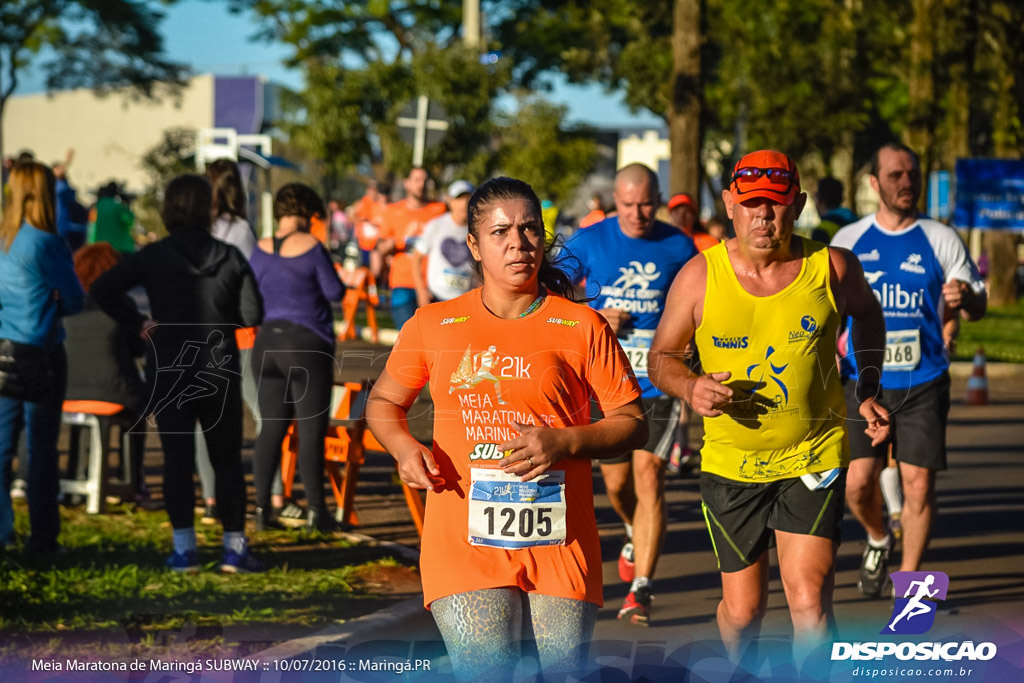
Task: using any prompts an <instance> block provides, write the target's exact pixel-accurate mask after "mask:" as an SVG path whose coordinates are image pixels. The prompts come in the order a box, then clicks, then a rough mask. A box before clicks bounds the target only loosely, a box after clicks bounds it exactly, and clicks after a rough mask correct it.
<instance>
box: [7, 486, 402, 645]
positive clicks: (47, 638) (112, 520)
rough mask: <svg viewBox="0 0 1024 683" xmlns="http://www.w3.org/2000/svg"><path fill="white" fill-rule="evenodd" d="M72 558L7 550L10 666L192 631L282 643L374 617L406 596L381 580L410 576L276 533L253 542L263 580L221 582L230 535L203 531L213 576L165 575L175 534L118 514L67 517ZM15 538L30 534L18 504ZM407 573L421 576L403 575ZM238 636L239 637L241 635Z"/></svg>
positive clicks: (333, 540)
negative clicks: (13, 659)
mask: <svg viewBox="0 0 1024 683" xmlns="http://www.w3.org/2000/svg"><path fill="white" fill-rule="evenodd" d="M62 515H63V519H62V522H63V526H62V532H61V536H60V542H61V544H62V545H63V546H64V548H66V552H65V553H63V554H59V555H53V556H48V557H44V558H39V557H34V556H31V555H28V554H26V553H23V552H22V551H21V549H20V548H18V547H15V548H13V549H10V550H8V551H0V662H2V661H3V659H4V658H5V655H7V656H11V655H14V654H17V655H18V656H25V654H26V652H27V651H31V652H32V653H34V654H36V655H37V656H42V655H45V654H46V653H60V654H62V655H68V654H69V653H75V652H83V653H92V654H95V653H97V652H100V651H103V650H108V653H109V654H111V655H114V656H117V655H127V654H128V653H129V651H130V652H131V653H134V654H140V653H142V654H144V653H145V652H146V651H147V648H148V647H150V646H156V645H158V644H159V643H160V642H162V641H165V640H166V639H167V637H168V636H167V634H175V633H181V632H183V631H188V632H189V633H191V638H192V640H195V641H196V643H195V644H196V645H197V646H198V647H200V649H201V650H203V651H207V652H209V651H211V650H216V649H217V648H222V647H225V646H228V645H231V643H232V641H235V642H236V643H237V639H238V637H239V636H238V634H240V633H242V632H243V631H245V630H246V629H249V630H250V631H251V629H252V628H256V627H266V628H267V629H270V630H272V631H274V632H276V633H278V634H280V633H285V634H287V635H284V636H281V635H278V636H274V637H270V638H269V641H276V640H280V639H283V638H286V637H295V635H296V634H298V635H302V634H305V633H309V632H312V631H316V630H319V629H321V628H323V627H324V626H326V625H328V624H331V623H338V622H342V621H346V620H348V619H352V618H355V617H358V616H362V615H364V614H367V613H369V612H371V611H374V610H375V609H378V608H380V607H382V606H384V605H386V604H389V603H390V602H393V601H394V600H396V599H399V598H402V597H406V596H404V595H394V594H383V595H380V594H375V593H374V592H373V591H374V590H379V588H380V584H372V583H371V582H372V581H373V580H375V577H378V576H379V575H380V574H381V573H382V572H384V573H387V572H388V570H390V569H392V568H396V567H402V565H400V564H399V563H398V562H396V561H395V560H394V559H393V558H391V557H389V556H388V554H387V552H386V551H385V550H382V549H379V548H376V547H373V546H371V545H366V544H358V543H353V542H351V541H348V540H344V539H342V538H338V537H335V536H333V535H322V534H302V533H299V532H295V531H268V532H263V533H259V534H253V535H252V536H251V538H250V542H251V545H252V547H253V549H254V551H255V552H256V553H257V554H258V555H259V557H260V558H261V559H262V560H263V561H264V563H265V564H266V565H267V566H268V568H269V569H268V571H267V572H266V573H263V574H249V575H222V574H220V573H218V572H217V571H216V570H217V567H218V565H219V560H220V555H221V535H220V533H219V527H217V529H218V531H214V530H213V529H214V528H213V527H203V526H197V528H196V530H197V534H198V542H199V557H200V561H201V563H203V565H204V566H203V570H202V571H201V572H200V573H199V574H193V575H182V574H175V573H173V572H169V571H167V570H166V569H164V564H163V563H164V560H165V558H166V557H167V555H168V554H169V553H170V550H171V545H170V536H171V532H170V527H169V525H168V523H167V516H166V514H165V513H164V512H162V511H147V510H140V509H133V508H132V507H130V506H126V505H121V506H114V507H113V509H112V510H111V511H110V512H108V514H106V515H85V514H84V513H83V512H82V511H80V510H68V509H62ZM15 527H16V530H17V532H18V534H19V536H20V537H21V538H25V537H27V535H28V528H27V527H28V521H27V511H26V509H25V506H24V505H23V504H21V505H18V506H16V521H15ZM402 571H410V570H407V569H403V570H402ZM232 632H234V634H235V635H234V636H232V635H231V633H232Z"/></svg>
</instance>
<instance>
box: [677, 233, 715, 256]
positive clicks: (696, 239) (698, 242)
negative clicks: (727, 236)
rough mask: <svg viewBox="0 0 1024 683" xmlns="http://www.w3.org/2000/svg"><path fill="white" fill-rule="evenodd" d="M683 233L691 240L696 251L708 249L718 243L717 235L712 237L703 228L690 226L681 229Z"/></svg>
mask: <svg viewBox="0 0 1024 683" xmlns="http://www.w3.org/2000/svg"><path fill="white" fill-rule="evenodd" d="M683 233H685V234H686V236H687V237H689V238H690V239H692V240H693V246H695V247H697V251H698V252H701V251H704V250H705V249H710V248H711V247H713V246H715V245H716V244H718V238H717V237H714V236H713V235H710V234H708V233H706V232H704V231H703V230H694V229H693V228H690V229H689V230H683Z"/></svg>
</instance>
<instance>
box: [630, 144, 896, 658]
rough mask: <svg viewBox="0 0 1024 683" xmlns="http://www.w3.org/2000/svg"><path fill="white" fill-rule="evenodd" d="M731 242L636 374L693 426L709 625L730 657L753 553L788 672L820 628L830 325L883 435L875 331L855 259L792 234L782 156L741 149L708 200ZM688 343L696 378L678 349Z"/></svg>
mask: <svg viewBox="0 0 1024 683" xmlns="http://www.w3.org/2000/svg"><path fill="white" fill-rule="evenodd" d="M722 198H723V200H724V201H725V207H726V212H727V213H728V215H729V218H731V219H732V220H733V223H734V225H735V229H736V237H735V238H734V239H731V240H728V241H727V242H724V243H722V244H719V245H716V246H714V247H712V248H710V249H708V250H707V251H704V252H702V253H701V254H700V255H699V256H698V257H697V258H694V259H693V260H691V261H690V262H689V263H688V264H687V265H686V266H685V267H684V268H683V270H682V271H681V272H680V273H679V276H678V277H677V278H676V280H675V282H674V283H673V284H672V288H671V290H670V291H669V294H668V302H667V307H666V311H665V315H664V316H663V317H662V319H661V323H660V324H659V325H658V331H657V333H656V335H655V338H654V341H653V343H652V346H651V351H650V363H649V368H650V376H651V380H652V381H653V382H654V384H655V385H656V386H657V387H658V388H660V389H661V390H662V391H664V392H665V393H666V394H670V395H673V396H678V397H680V398H683V399H685V400H686V402H687V403H689V404H690V406H691V407H692V408H693V409H694V411H696V412H697V413H699V414H700V415H702V416H704V431H705V437H704V447H703V449H702V453H701V455H702V473H701V498H702V507H703V509H704V517H705V520H706V521H707V525H708V530H709V532H710V534H711V540H712V543H713V545H714V548H715V553H716V555H717V556H718V563H719V569H720V570H721V572H722V592H723V599H722V602H721V603H720V604H719V606H718V627H719V631H720V632H721V635H722V640H723V642H724V643H725V646H726V648H727V649H728V651H729V654H730V656H731V657H733V658H734V659H737V660H738V659H739V658H740V657H741V656H742V654H743V652H744V648H745V645H746V644H747V643H748V642H749V641H750V639H752V638H754V637H756V636H757V634H758V632H759V630H760V625H761V619H762V618H763V616H764V613H765V609H766V606H767V602H768V548H769V545H770V542H771V541H772V540H774V543H775V545H776V547H777V548H778V555H779V570H780V573H781V575H782V583H783V586H784V588H785V591H786V599H787V601H788V603H789V611H790V616H791V618H792V620H793V632H794V637H793V640H794V655H795V656H796V658H797V661H798V662H800V661H801V660H802V659H803V658H804V657H805V656H806V654H807V653H809V652H810V651H811V649H813V648H814V647H815V646H816V645H818V644H819V643H820V642H822V641H823V640H824V638H825V637H826V636H827V635H828V633H829V630H830V629H832V628H834V617H833V614H832V587H833V582H834V574H835V554H836V550H837V549H838V547H839V523H840V521H841V520H842V516H843V491H844V485H843V482H844V479H845V468H846V466H847V464H848V463H849V445H848V440H847V437H846V427H847V426H849V427H850V428H852V429H862V428H864V424H861V425H853V424H850V425H846V421H845V415H846V413H845V410H844V402H843V390H842V387H841V385H840V383H839V375H838V371H837V368H836V361H835V352H836V329H837V327H838V325H839V321H840V319H841V317H842V316H845V315H850V316H852V317H853V318H854V321H855V325H854V328H853V331H852V334H853V335H855V337H856V340H857V341H856V344H855V346H856V348H858V349H869V350H868V351H863V352H862V356H863V358H862V361H863V368H864V371H863V373H862V375H861V381H860V384H859V388H860V391H859V394H858V396H859V397H860V398H861V401H862V403H861V407H860V413H861V416H862V417H863V418H864V420H865V422H866V425H867V429H866V430H865V431H866V432H867V433H868V435H869V436H870V437H871V439H872V440H873V441H875V442H877V443H881V442H882V441H884V440H885V439H886V438H887V437H888V413H887V412H886V410H885V409H884V408H883V407H882V406H881V405H880V404H879V403H877V402H876V401H875V395H876V393H877V392H878V390H879V382H878V378H879V377H880V374H881V365H882V349H883V348H884V347H885V321H884V319H883V317H882V310H881V308H880V307H879V305H878V301H877V300H876V299H875V297H874V295H873V294H872V292H871V289H870V287H868V284H867V282H866V281H865V279H864V273H863V271H862V269H861V266H860V262H859V261H858V260H857V259H856V258H855V257H854V256H853V254H852V253H850V252H849V251H847V250H845V249H832V248H829V247H826V246H824V245H821V244H818V243H815V242H811V241H810V240H805V239H802V238H800V237H795V236H794V235H793V224H794V222H795V221H796V218H797V217H798V216H799V215H800V212H801V210H803V207H804V204H805V203H806V201H807V195H806V194H804V193H802V192H800V177H799V174H798V173H797V169H796V165H795V164H794V163H793V161H792V160H791V159H790V158H789V157H788V156H786V155H785V154H782V153H781V152H776V151H772V150H762V151H758V152H752V153H750V154H747V155H746V156H744V157H743V158H742V159H740V160H739V162H738V163H737V164H736V166H735V168H734V169H733V176H732V180H731V182H730V185H729V188H728V189H726V190H725V191H723V192H722ZM691 339H693V340H694V341H695V342H696V344H697V348H698V350H699V352H700V356H701V360H702V367H703V371H704V374H702V375H696V374H694V373H693V372H692V371H691V370H690V369H689V367H688V366H687V364H686V363H685V362H684V359H683V354H682V351H683V349H685V348H686V345H687V343H688V342H689V341H690V340H691Z"/></svg>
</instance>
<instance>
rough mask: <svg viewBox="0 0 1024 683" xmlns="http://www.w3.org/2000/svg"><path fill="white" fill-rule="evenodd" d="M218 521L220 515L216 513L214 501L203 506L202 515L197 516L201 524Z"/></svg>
mask: <svg viewBox="0 0 1024 683" xmlns="http://www.w3.org/2000/svg"><path fill="white" fill-rule="evenodd" d="M219 521H220V516H219V515H218V514H217V504H216V503H213V504H210V505H206V506H205V507H203V516H202V517H200V518H199V522H200V523H201V524H216V523H217V522H219Z"/></svg>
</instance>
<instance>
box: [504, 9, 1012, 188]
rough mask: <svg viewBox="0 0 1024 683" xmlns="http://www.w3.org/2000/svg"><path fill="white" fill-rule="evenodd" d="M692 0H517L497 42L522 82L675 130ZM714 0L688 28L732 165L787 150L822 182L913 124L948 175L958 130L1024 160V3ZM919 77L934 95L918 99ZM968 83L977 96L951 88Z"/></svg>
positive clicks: (711, 141) (972, 141)
mask: <svg viewBox="0 0 1024 683" xmlns="http://www.w3.org/2000/svg"><path fill="white" fill-rule="evenodd" d="M691 1H692V0H651V1H650V2H644V3H637V2H632V1H630V0H590V1H584V0H511V1H510V2H505V3H501V7H502V9H501V10H500V11H496V12H495V20H494V21H495V26H494V35H495V38H496V43H497V44H498V45H499V46H500V48H501V49H502V50H504V51H505V53H506V54H509V55H511V56H512V58H513V61H514V63H515V64H516V72H515V75H516V77H517V82H518V83H519V84H521V85H524V86H531V87H532V86H537V85H538V84H540V85H543V83H544V82H545V79H546V77H547V75H548V74H551V73H554V72H559V73H562V74H565V75H566V76H567V77H568V79H569V80H570V81H571V82H577V83H581V82H597V83H601V84H603V85H604V86H605V87H607V88H608V89H610V90H618V89H621V90H622V91H623V92H624V93H625V101H626V103H627V104H628V105H629V106H631V107H633V108H634V109H646V110H648V111H650V112H652V113H653V114H655V115H658V116H661V117H664V118H666V120H668V118H669V117H671V116H672V115H673V112H672V111H671V108H670V106H669V103H670V102H671V96H672V93H671V91H670V87H671V86H672V85H674V83H673V80H672V78H670V74H671V66H672V58H671V50H672V46H671V45H670V37H671V29H672V21H673V13H672V8H673V6H674V5H677V4H678V3H682V2H691ZM703 4H704V19H703V22H702V25H700V26H691V27H688V28H689V30H691V31H694V32H697V33H699V34H701V36H702V41H703V51H702V60H701V62H702V78H701V81H702V93H701V96H702V97H703V98H704V102H705V106H704V108H703V112H704V113H703V121H702V123H703V127H704V136H705V145H704V150H705V155H706V157H709V158H710V159H711V160H714V161H718V162H719V163H720V165H721V166H726V167H727V166H730V164H729V162H730V161H731V159H732V158H733V157H734V156H735V155H736V154H738V153H740V152H742V151H744V150H747V149H752V148H757V147H776V148H780V149H783V150H785V151H787V152H789V153H791V154H793V155H795V156H797V157H799V158H801V159H808V160H809V161H810V163H811V164H812V165H814V166H816V168H817V172H818V173H824V172H828V171H829V170H830V167H831V164H830V161H832V160H833V159H834V158H835V157H838V156H843V155H845V156H848V157H849V161H848V162H847V165H848V166H849V167H850V168H851V169H861V168H863V167H864V165H865V164H866V163H867V161H868V160H869V159H870V156H871V154H872V153H873V152H874V150H875V149H876V148H877V147H878V145H880V144H881V143H883V142H885V141H888V140H892V139H900V138H902V139H905V140H906V139H910V138H911V136H912V131H913V130H914V129H915V127H916V128H921V127H924V128H926V129H927V131H928V134H929V136H930V140H931V142H929V143H928V144H929V145H930V146H931V147H932V148H933V149H934V151H935V154H934V155H932V156H934V157H935V158H936V159H940V160H941V162H942V163H943V164H944V165H946V166H947V167H948V165H949V164H950V163H951V160H950V159H949V158H942V152H943V151H944V150H948V149H950V147H951V145H950V144H949V142H950V139H951V138H952V137H953V136H954V135H960V136H961V137H963V138H964V139H965V140H968V142H969V144H968V145H967V149H966V150H965V153H971V154H993V153H999V154H1012V155H1015V156H1016V155H1019V154H1020V153H1021V147H1022V141H1024V138H1022V136H1021V123H1020V122H1021V118H1022V112H1024V31H1021V26H1024V4H1022V3H1020V2H1018V1H1016V0H992V1H991V2H986V1H983V0H916V1H915V2H914V3H891V2H888V0H776V1H775V2H768V3H761V4H759V5H757V6H756V8H753V7H752V6H751V5H750V3H748V2H743V1H741V0H703ZM924 13H927V16H926V17H924V16H922V14H924ZM925 19H927V21H925V22H924V25H926V26H929V27H930V29H929V31H928V32H921V38H922V39H923V40H926V41H930V44H931V45H932V46H933V48H934V49H933V52H932V57H931V58H930V59H929V60H928V62H927V63H926V64H923V68H924V69H925V71H924V72H922V71H921V68H918V69H917V70H916V71H915V69H913V68H912V64H913V63H914V62H913V60H912V55H911V53H910V50H911V43H912V41H911V37H912V34H913V32H914V31H915V30H917V29H915V26H916V25H917V24H916V23H915V22H918V23H920V22H922V21H923V20H925ZM922 73H923V74H924V75H925V76H927V77H928V78H930V79H932V82H934V83H935V84H936V86H935V88H934V89H933V90H932V91H931V92H933V93H934V95H933V96H932V97H930V98H929V99H928V101H925V102H923V101H918V100H919V99H920V98H918V99H915V100H913V101H912V98H911V92H912V91H914V92H917V91H918V90H919V89H920V85H919V83H918V81H920V79H921V77H922ZM957 82H961V83H964V84H966V85H965V88H964V93H965V94H964V93H961V94H957V93H955V92H954V91H953V90H954V89H953V88H951V87H950V86H951V85H952V84H954V83H957ZM922 92H927V89H925V90H922ZM957 126H960V127H961V128H964V127H965V126H966V130H968V131H969V132H968V133H963V132H957ZM922 151H923V152H927V150H922ZM926 156H927V155H926ZM851 178H852V176H851Z"/></svg>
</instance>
